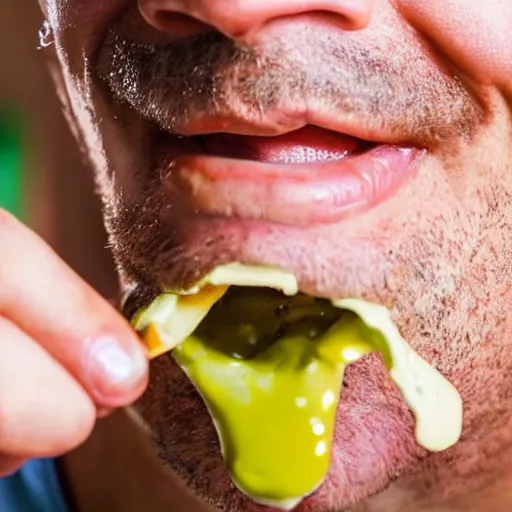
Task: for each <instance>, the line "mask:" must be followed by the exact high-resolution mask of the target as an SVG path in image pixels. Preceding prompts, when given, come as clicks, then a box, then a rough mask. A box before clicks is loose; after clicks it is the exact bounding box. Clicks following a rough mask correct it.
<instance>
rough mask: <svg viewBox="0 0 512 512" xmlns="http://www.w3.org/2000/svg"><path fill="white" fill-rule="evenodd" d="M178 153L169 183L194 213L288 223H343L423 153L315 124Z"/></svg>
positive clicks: (200, 142)
mask: <svg viewBox="0 0 512 512" xmlns="http://www.w3.org/2000/svg"><path fill="white" fill-rule="evenodd" d="M195 142H196V147H197V148H198V150H196V151H189V150H183V151H182V152H181V154H179V155H178V156H175V157H173V159H172V161H173V164H172V168H171V172H169V173H168V175H167V177H166V179H165V181H166V182H167V184H168V185H169V186H170V189H171V190H172V189H173V188H175V187H176V185H177V186H179V187H180V189H183V187H185V188H186V189H187V190H188V192H189V199H190V201H191V202H192V206H193V209H194V211H195V212H197V213H200V214H203V215H209V216H217V217H234V218H240V219H244V220H253V219H259V220H267V221H271V222H277V223H282V224H289V225H314V224H326V223H333V222H339V221H341V220H343V219H345V218H346V217H348V216H351V215H354V214H357V213H362V212H364V211H366V210H368V209H370V208H372V207H374V206H376V205H377V204H379V203H381V202H382V201H385V200H386V199H387V198H389V197H390V196H392V195H393V194H394V193H395V192H396V191H397V190H398V189H399V188H400V187H401V186H402V185H403V184H404V183H405V182H406V181H407V180H408V179H409V178H411V177H412V176H413V175H414V171H415V169H416V167H417V162H418V160H419V157H420V156H421V154H422V153H423V152H422V151H421V150H418V149H415V148H411V147H398V146H391V145H382V144H372V143H368V142H365V141H362V140H360V139H356V138H353V137H349V136H346V135H341V134H337V133H334V132H330V131H328V130H324V129H321V128H316V127H312V126H308V127H306V128H303V129H301V130H297V131H295V132H291V133H288V134H285V135H280V136H277V137H255V136H243V135H232V134H222V133H216V134H212V135H206V136H201V137H195Z"/></svg>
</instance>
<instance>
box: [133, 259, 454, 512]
mask: <svg viewBox="0 0 512 512" xmlns="http://www.w3.org/2000/svg"><path fill="white" fill-rule="evenodd" d="M253 270H255V269H251V268H246V267H244V266H243V265H238V264H234V265H232V266H229V265H228V266H226V267H220V268H219V269H216V271H214V273H213V274H212V275H213V276H214V280H218V281H219V282H221V283H222V286H221V287H215V286H213V287H212V284H211V281H210V280H209V278H208V277H207V278H206V279H205V280H204V281H203V282H201V283H199V285H198V286H197V287H196V288H195V289H194V290H193V292H194V293H193V294H189V295H183V296H178V295H176V294H172V293H166V294H163V295H162V296H160V297H159V298H158V299H157V300H156V301H155V302H153V304H151V305H150V306H149V307H148V308H146V309H144V310H142V311H141V312H140V313H139V314H138V315H137V316H136V317H135V318H134V322H133V323H134V326H135V328H136V329H137V330H139V331H140V332H142V333H143V335H144V336H145V337H146V339H147V337H148V332H149V333H150V335H149V337H150V338H151V337H152V336H153V335H154V333H155V332H156V333H157V334H158V333H161V336H160V340H161V341H160V344H161V345H164V346H165V348H166V349H167V350H171V349H173V348H174V351H173V356H174V358H175V360H176V361H177V362H178V364H179V365H180V366H181V367H182V369H183V370H184V371H185V373H186V374H187V375H188V377H189V378H190V380H191V381H192V382H193V384H194V385H195V386H196V388H197V390H198V391H199V393H200V394H201V396H202V397H203V399H204V401H205V403H206V405H207V407H208V410H209V411H210V414H211V416H212V419H213V421H214V424H215V426H216V428H217V431H218V434H219V439H220V442H221V447H222V453H223V456H224V458H225V460H226V463H227V466H228V469H229V472H230V474H231V477H232V479H233V481H234V482H235V484H236V485H237V486H238V487H239V488H240V489H241V490H242V491H243V492H244V493H246V494H247V495H248V496H249V497H251V498H252V499H253V500H254V501H256V502H258V503H261V504H265V505H271V506H274V507H279V508H282V509H284V510H288V509H291V508H293V507H294V506H296V505H297V503H298V502H300V501H301V500H302V499H304V498H305V497H306V496H308V495H309V494H311V493H312V492H314V491H315V490H316V489H317V488H318V486H319V485H320V484H321V483H322V481H323V480H324V478H325V476H326V474H327V472H328V469H329V463H330V453H331V447H332V439H333V434H334V425H335V414H336V409H337V405H338V401H339V399H340V396H341V386H342V381H343V373H344V370H345V368H346V366H347V365H348V364H350V363H352V362H354V361H355V360H357V359H360V358H361V357H364V356H365V355H366V354H369V353H370V352H380V353H381V354H382V358H383V361H384V364H385V365H386V367H387V368H388V370H389V373H390V376H391V378H392V379H393V381H394V382H395V384H396V385H397V386H398V388H399V389H400V390H401V392H402V395H403V397H404V400H405V401H406V403H407V404H408V405H409V407H410V408H411V410H412V412H413V413H414V415H415V418H416V427H415V436H416V440H417V442H418V443H419V444H420V445H421V446H423V447H425V448H426V449H428V450H431V451H440V450H444V449H446V448H448V447H450V446H451V445H453V444H454V443H456V442H457V440H458V439H459V436H460V433H461V428H462V403H461V400H460V396H459V394H458V393H457V391H456V390H455V388H454V387H453V386H452V385H451V384H450V383H449V382H448V381H447V380H446V379H445V378H444V377H443V376H442V375H441V374H440V373H439V372H437V371H436V370H435V369H434V368H433V367H431V366H430V365H428V364H427V363H426V362H425V361H424V360H423V359H422V358H421V357H419V356H418V355H417V354H416V353H415V352H414V351H413V350H412V349H411V347H409V345H408V344H407V343H406V342H405V340H403V338H402V337H401V336H400V334H399V332H398V330H397V329H396V327H395V326H394V324H393V322H392V321H391V318H390V315H389V312H388V311H387V309H385V308H384V307H382V306H378V305H375V304H369V303H367V302H365V301H362V300H358V299H345V300H340V301H332V304H331V303H330V302H329V301H325V300H320V299H315V298H312V297H307V296H302V295H296V291H295V292H294V290H297V286H292V285H291V277H290V274H287V273H285V272H281V271H279V270H276V269H269V270H268V273H266V272H265V270H264V269H261V268H260V269H258V272H256V274H257V275H259V276H260V278H261V281H260V283H264V284H263V285H262V286H261V287H260V290H258V289H255V288H254V284H255V278H254V275H255V273H254V272H253ZM244 272H247V280H248V281H249V282H250V283H251V284H252V285H253V286H252V287H250V288H245V287H244V286H243V281H244V279H243V274H244ZM231 273H232V278H231V279H230V278H229V276H230V274H231ZM215 276H216V277H215ZM271 276H272V277H271ZM230 280H231V281H233V282H235V283H236V284H237V285H238V286H233V287H229V281H230ZM271 282H273V283H274V284H273V286H272V287H273V288H277V289H280V288H283V287H284V288H285V289H287V290H288V292H289V294H288V296H285V295H281V294H280V293H277V292H275V291H270V290H268V289H267V287H268V286H269V283H271ZM170 304H172V306H170ZM193 304H195V306H194V305H193ZM194 309H195V311H196V314H193V315H192V314H191V311H192V310H194ZM209 312H210V313H209ZM208 313H209V314H208ZM183 320H185V323H186V324H187V325H184V322H183ZM247 326H250V327H257V329H256V331H255V330H254V329H252V328H250V329H247ZM312 327H314V329H312ZM312 331H314V332H315V333H316V334H315V335H314V336H311V335H310V334H309V333H310V332H312ZM255 332H256V335H257V336H256V343H254V335H255ZM177 335H178V336H177ZM248 340H252V341H253V342H252V343H251V342H249V341H248ZM164 351H165V350H164V349H163V348H162V347H156V348H155V351H154V353H155V354H161V353H163V352H164ZM345 354H348V356H349V359H346V358H345ZM263 419H264V421H263Z"/></svg>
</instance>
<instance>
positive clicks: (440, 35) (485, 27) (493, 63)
mask: <svg viewBox="0 0 512 512" xmlns="http://www.w3.org/2000/svg"><path fill="white" fill-rule="evenodd" d="M398 5H399V8H400V10H401V11H402V12H403V13H404V15H405V16H406V17H407V19H408V20H409V22H410V23H411V24H412V25H413V26H415V27H417V28H418V29H419V30H421V31H422V32H423V33H424V34H426V35H427V37H428V38H429V39H431V40H432V41H433V42H434V44H435V45H436V46H437V47H438V48H439V49H440V50H441V51H442V52H443V53H444V54H445V55H447V56H448V58H449V59H450V60H451V61H453V62H455V63H456V64H457V66H458V67H460V68H461V69H462V70H463V71H464V72H465V73H466V74H468V75H469V76H470V78H471V79H473V80H475V81H476V82H478V83H481V84H486V85H487V84H489V85H497V86H498V87H500V88H502V89H505V91H506V92H507V93H508V94H510V93H512V51H511V50H510V48H511V36H510V30H511V27H512V2H510V0H473V1H468V0H451V1H449V2H447V1H446V0H400V1H399V3H398Z"/></svg>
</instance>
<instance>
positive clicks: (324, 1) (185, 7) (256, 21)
mask: <svg viewBox="0 0 512 512" xmlns="http://www.w3.org/2000/svg"><path fill="white" fill-rule="evenodd" d="M138 1H139V8H140V12H141V13H142V15H143V16H144V18H145V19H146V20H147V22H148V23H149V24H150V25H152V26H154V27H155V28H157V29H158V30H160V31H163V32H169V33H173V34H176V33H178V34H179V35H181V36H183V35H194V34H196V33H198V32H201V31H204V30H212V29H215V30H217V31H219V32H222V33H223V34H225V35H226V36H227V37H230V38H232V39H243V38H244V37H246V36H247V35H248V34H251V33H254V32H256V31H258V30H259V29H261V28H262V27H263V26H264V25H266V24H267V23H269V22H271V21H272V20H275V19H278V18H286V17H288V16H294V15H299V14H306V13H319V12H321V13H324V14H325V13H326V14H331V15H334V16H335V17H336V23H337V25H339V26H340V27H341V28H343V29H345V30H360V29H363V28H364V27H366V26H367V25H368V23H369V22H370V20H371V17H372V14H373V11H374V10H375V8H376V4H377V2H378V1H379V0H138Z"/></svg>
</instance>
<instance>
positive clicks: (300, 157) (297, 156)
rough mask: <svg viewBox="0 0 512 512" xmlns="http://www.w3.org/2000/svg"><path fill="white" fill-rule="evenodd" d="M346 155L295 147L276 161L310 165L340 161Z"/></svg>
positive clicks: (325, 150) (343, 152) (345, 152)
mask: <svg viewBox="0 0 512 512" xmlns="http://www.w3.org/2000/svg"><path fill="white" fill-rule="evenodd" d="M347 154H348V151H328V150H327V149H314V148H305V147H297V148H294V149H293V150H292V151H287V152H286V153H285V154H284V155H281V156H279V157H278V158H277V159H276V161H277V162H281V163H285V164H312V163H319V162H328V161H332V160H341V159H342V158H344V157H346V156H347Z"/></svg>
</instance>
